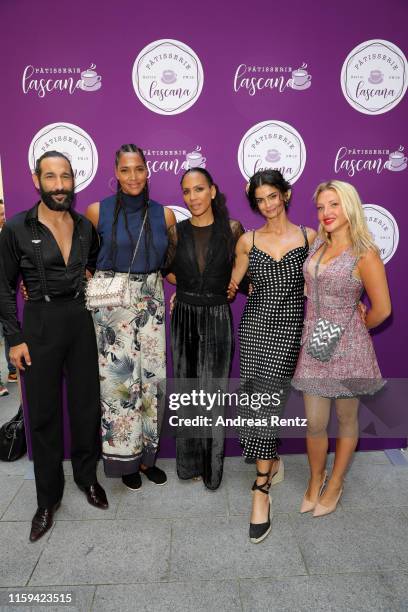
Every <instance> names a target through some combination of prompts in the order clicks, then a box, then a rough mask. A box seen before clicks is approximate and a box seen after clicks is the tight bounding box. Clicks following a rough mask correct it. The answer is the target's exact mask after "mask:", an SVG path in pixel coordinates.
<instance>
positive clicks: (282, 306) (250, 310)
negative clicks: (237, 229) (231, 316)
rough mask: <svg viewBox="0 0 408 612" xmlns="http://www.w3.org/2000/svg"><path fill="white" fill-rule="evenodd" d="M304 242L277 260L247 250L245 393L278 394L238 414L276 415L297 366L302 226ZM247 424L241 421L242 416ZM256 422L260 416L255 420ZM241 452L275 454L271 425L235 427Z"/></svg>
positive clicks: (242, 349) (243, 353) (242, 343)
mask: <svg viewBox="0 0 408 612" xmlns="http://www.w3.org/2000/svg"><path fill="white" fill-rule="evenodd" d="M301 230H302V232H303V235H304V238H305V244H304V245H303V246H300V247H296V248H294V249H291V250H290V251H289V252H288V253H286V254H285V255H284V257H283V258H282V259H281V260H279V261H277V260H275V259H274V258H273V257H271V256H270V255H268V254H267V253H265V252H264V251H262V250H260V249H258V248H257V246H256V245H255V232H254V241H253V246H252V248H251V250H250V253H249V268H248V273H249V275H250V278H251V282H252V286H253V291H252V293H251V295H250V296H249V298H248V301H247V304H246V306H245V309H244V312H243V315H242V318H241V323H240V326H239V339H240V353H241V358H240V376H241V381H242V383H243V389H244V391H245V393H246V394H248V393H249V394H251V393H252V394H254V393H269V394H270V395H272V394H273V393H279V394H280V395H279V397H280V398H281V400H280V404H279V406H273V405H272V403H271V404H270V405H268V406H261V407H260V408H258V409H255V410H254V409H253V408H250V407H242V406H241V407H240V412H239V414H240V416H241V417H242V418H241V421H243V419H248V418H250V419H266V420H267V423H268V424H269V423H270V417H271V415H273V414H277V415H280V414H281V413H282V409H283V407H284V404H285V402H286V399H287V396H288V393H289V388H290V379H291V378H292V376H293V373H294V371H295V368H296V362H297V359H298V355H299V351H300V339H301V335H302V326H303V305H304V278H303V271H302V267H303V263H304V261H305V259H306V257H307V254H308V249H309V245H308V241H307V235H306V230H305V228H304V227H303V226H301ZM243 422H244V423H246V421H243ZM256 422H257V423H259V421H256ZM240 442H241V444H242V446H243V454H244V455H245V456H246V457H250V458H256V459H276V458H277V457H278V452H277V445H278V443H279V440H278V438H277V431H276V428H272V427H270V426H269V425H268V426H266V427H265V426H263V425H262V426H258V427H257V426H256V424H255V426H254V425H250V426H246V425H245V424H244V425H243V426H241V428H240Z"/></svg>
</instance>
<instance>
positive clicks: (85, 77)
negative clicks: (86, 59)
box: [80, 64, 102, 91]
mask: <svg viewBox="0 0 408 612" xmlns="http://www.w3.org/2000/svg"><path fill="white" fill-rule="evenodd" d="M95 68H96V66H95V64H91V65H90V67H89V68H87V70H83V71H82V72H81V83H80V88H81V89H82V91H98V89H100V88H101V87H102V82H101V81H102V77H101V76H100V75H99V74H98V73H97V72H96V71H95Z"/></svg>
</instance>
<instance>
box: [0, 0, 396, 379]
mask: <svg viewBox="0 0 408 612" xmlns="http://www.w3.org/2000/svg"><path fill="white" fill-rule="evenodd" d="M329 4H331V3H327V2H324V0H316V1H314V2H311V3H305V2H300V1H299V0H295V1H293V2H291V3H289V4H288V5H281V4H278V3H274V2H270V1H266V0H261V1H255V2H254V3H252V4H248V3H246V2H244V1H243V0H237V1H236V2H234V4H233V7H232V6H231V8H228V5H221V4H220V3H217V2H214V0H209V2H207V3H206V5H205V7H204V6H203V5H197V4H195V3H191V2H186V1H185V0H182V1H180V2H178V3H177V4H174V3H167V2H164V1H159V2H156V3H150V4H148V5H147V4H144V5H143V7H142V6H139V5H137V3H135V2H133V0H122V2H121V3H120V5H118V6H117V7H116V6H115V5H114V4H113V3H102V7H101V3H98V2H96V1H94V2H92V1H91V2H87V3H79V2H77V1H74V2H70V3H69V4H65V5H64V4H60V5H55V3H54V2H51V1H50V0H42V1H41V2H40V3H37V4H35V5H34V4H33V3H31V2H28V1H26V0H24V1H19V0H16V1H15V2H5V3H3V4H2V6H1V9H0V10H1V15H2V20H1V22H2V43H3V44H2V46H3V54H2V58H1V63H2V72H1V74H2V77H1V79H2V110H1V111H0V112H1V117H0V120H1V143H0V156H1V162H2V173H3V191H4V193H3V195H2V198H3V199H4V202H5V205H6V214H7V216H9V217H10V216H11V215H13V214H15V213H16V212H19V211H20V210H23V209H26V208H29V207H30V206H32V205H33V203H34V202H35V200H36V197H37V194H36V192H35V190H34V187H33V185H32V181H31V171H32V170H33V168H34V166H35V161H36V159H37V158H38V157H39V156H40V155H42V154H43V153H44V152H46V151H48V150H53V149H56V150H58V151H61V152H63V153H64V154H66V155H67V156H68V157H69V158H70V160H71V163H72V166H73V168H74V171H75V179H76V192H77V197H76V201H77V204H76V206H77V209H78V210H79V211H81V212H82V211H84V210H85V208H86V206H87V205H88V204H90V203H91V202H94V201H99V200H100V199H102V198H104V197H106V196H108V195H110V194H111V193H113V192H114V191H115V187H116V181H115V179H114V152H115V151H116V150H117V149H118V148H119V146H120V145H121V144H123V143H135V144H136V145H138V146H140V147H142V148H143V149H144V151H145V155H146V159H147V164H148V169H149V182H150V192H151V197H153V198H154V199H156V200H158V201H159V202H161V203H162V204H165V205H170V206H172V207H173V208H174V210H175V212H176V215H177V217H178V219H179V220H180V219H182V218H185V216H186V215H187V214H188V213H187V210H186V208H185V207H184V205H183V202H182V197H181V190H180V185H179V182H180V177H181V175H182V173H183V172H184V171H185V170H186V169H187V168H190V167H193V166H201V167H203V168H204V167H206V168H207V169H208V170H209V171H210V173H211V174H212V175H213V177H214V179H215V181H216V182H217V183H218V185H219V187H220V189H221V191H223V192H224V193H225V194H226V195H227V201H228V206H229V209H230V213H231V217H233V218H236V219H239V220H240V221H241V222H242V223H243V225H244V226H245V227H246V228H247V229H253V228H256V227H258V226H260V225H261V218H260V217H259V216H257V215H255V214H253V213H252V212H251V211H250V209H249V206H248V204H247V202H246V198H245V185H246V183H247V181H248V179H249V177H250V176H251V175H252V174H253V173H254V172H255V171H257V170H260V169H263V168H277V169H279V170H280V171H281V172H282V173H283V174H284V176H285V177H286V178H287V179H288V180H289V181H290V182H291V183H292V185H293V198H292V204H291V207H290V211H289V214H290V217H291V219H292V221H294V222H295V223H304V224H306V225H309V226H312V227H317V221H316V214H315V209H314V205H313V202H312V194H313V191H314V189H315V187H316V186H317V184H318V183H320V182H321V181H323V180H329V179H334V178H336V179H340V180H344V181H349V182H351V183H353V185H355V187H356V188H357V189H358V191H359V192H360V195H361V198H362V201H363V202H364V208H365V214H366V218H367V221H368V224H369V228H370V230H371V232H372V234H373V236H374V238H375V240H376V242H377V244H378V246H379V248H380V251H381V256H382V258H383V260H384V262H385V264H386V270H387V274H388V278H389V283H390V289H391V295H392V300H393V315H392V318H391V319H390V320H389V321H388V322H387V323H385V324H384V325H383V326H382V327H381V329H379V330H376V331H375V332H374V333H373V336H374V342H375V346H376V350H377V354H378V357H379V362H380V365H381V367H382V371H383V373H384V375H385V376H389V377H403V376H406V366H405V363H406V357H405V352H406V346H407V334H406V332H405V329H406V318H405V311H406V303H407V297H408V296H407V281H406V280H405V279H406V275H405V267H406V265H405V262H406V261H407V241H406V230H407V226H408V213H407V211H406V207H407V202H406V193H407V186H408V182H407V177H408V169H407V165H408V159H407V151H408V128H407V109H408V104H407V97H406V95H405V94H406V90H407V84H408V74H407V69H408V64H407V58H406V54H407V46H406V23H407V20H408V6H407V5H406V4H405V3H404V2H402V1H400V0H390V1H389V2H388V3H387V4H377V5H376V6H375V7H373V6H372V3H370V2H368V1H366V0H363V1H359V0H357V1H356V0H353V1H352V0H345V1H343V2H341V3H335V6H328V5H329ZM169 291H170V289H168V292H169ZM243 303H244V298H243V297H241V296H239V297H238V298H237V300H236V302H235V303H234V305H233V313H234V320H235V325H236V326H237V324H238V321H239V317H240V315H241V311H242V307H243ZM237 374H238V355H236V356H235V361H234V368H233V375H235V376H236V375H237Z"/></svg>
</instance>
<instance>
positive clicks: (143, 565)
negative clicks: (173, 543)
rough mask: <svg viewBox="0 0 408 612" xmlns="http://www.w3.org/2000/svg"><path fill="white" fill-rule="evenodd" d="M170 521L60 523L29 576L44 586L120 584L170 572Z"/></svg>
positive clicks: (163, 576) (162, 577) (166, 574)
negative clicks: (31, 574)
mask: <svg viewBox="0 0 408 612" xmlns="http://www.w3.org/2000/svg"><path fill="white" fill-rule="evenodd" d="M170 529H171V527H170V523H169V522H166V521H149V520H147V519H145V518H144V517H143V518H142V517H137V516H135V518H134V520H133V521H122V520H116V521H59V522H58V523H56V524H55V527H54V531H53V533H52V537H51V538H50V540H49V542H48V545H47V548H46V550H45V551H44V554H43V555H42V557H41V559H40V562H39V563H38V565H37V567H36V569H35V572H34V574H33V576H32V578H31V580H30V584H32V585H40V584H78V585H80V584H115V583H123V582H124V583H130V584H132V583H134V582H146V581H147V580H151V576H155V578H156V580H157V581H159V580H165V579H167V576H168V565H169V552H170Z"/></svg>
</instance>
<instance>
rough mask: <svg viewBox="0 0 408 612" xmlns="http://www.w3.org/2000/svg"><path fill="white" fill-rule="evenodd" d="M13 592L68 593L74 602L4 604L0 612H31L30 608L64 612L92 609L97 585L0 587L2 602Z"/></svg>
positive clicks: (38, 611)
mask: <svg viewBox="0 0 408 612" xmlns="http://www.w3.org/2000/svg"><path fill="white" fill-rule="evenodd" d="M10 592H12V594H16V593H28V592H29V593H34V594H35V593H37V594H46V595H48V594H54V593H55V594H58V595H62V594H64V596H65V597H66V596H67V595H71V598H72V604H71V605H70V604H64V605H59V606H58V605H55V606H53V605H51V604H46V605H43V606H42V605H41V604H40V603H37V602H33V604H32V606H31V607H30V606H28V605H24V606H23V605H22V606H18V605H13V607H5V608H2V606H1V605H0V612H2V611H3V609H4V610H5V611H6V610H7V611H8V610H10V612H11V610H12V611H13V612H19V611H21V612H29V611H30V610H33V612H34V611H35V612H61V610H63V611H64V612H88V611H89V610H90V609H91V604H92V600H93V598H94V594H95V587H94V586H70V587H66V586H57V587H50V586H45V587H44V586H42V587H26V588H25V589H0V597H1V598H2V603H4V602H5V601H6V599H7V600H8V594H9V593H10Z"/></svg>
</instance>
